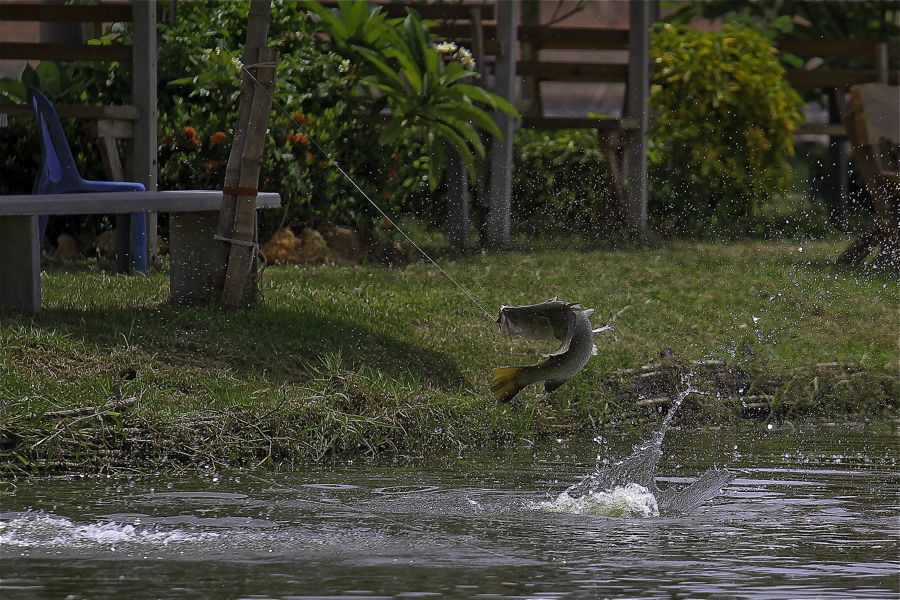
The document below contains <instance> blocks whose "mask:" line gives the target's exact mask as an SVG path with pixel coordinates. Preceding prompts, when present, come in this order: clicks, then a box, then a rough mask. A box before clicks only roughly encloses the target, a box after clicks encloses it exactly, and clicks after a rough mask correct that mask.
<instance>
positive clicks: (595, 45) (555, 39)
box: [519, 26, 629, 50]
mask: <svg viewBox="0 0 900 600" xmlns="http://www.w3.org/2000/svg"><path fill="white" fill-rule="evenodd" d="M519 39H521V40H522V41H523V42H529V43H532V44H535V45H537V46H538V47H539V48H541V49H542V50H563V49H572V50H590V49H593V50H627V49H628V44H629V34H628V30H627V29H608V28H600V27H545V26H537V27H520V28H519Z"/></svg>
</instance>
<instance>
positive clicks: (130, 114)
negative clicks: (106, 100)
mask: <svg viewBox="0 0 900 600" xmlns="http://www.w3.org/2000/svg"><path fill="white" fill-rule="evenodd" d="M54 108H56V114H58V115H59V116H60V117H61V118H64V119H67V118H76V119H118V120H127V121H137V120H138V119H139V118H140V116H141V113H140V111H139V110H138V108H137V107H136V106H131V105H128V104H125V105H121V106H88V105H84V104H56V105H55V106H54ZM0 114H5V115H10V116H27V117H33V116H34V111H33V110H32V109H31V107H30V106H28V105H27V104H0Z"/></svg>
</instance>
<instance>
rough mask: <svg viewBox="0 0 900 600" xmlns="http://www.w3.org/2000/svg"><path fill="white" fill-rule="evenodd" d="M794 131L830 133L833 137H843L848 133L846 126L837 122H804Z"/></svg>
mask: <svg viewBox="0 0 900 600" xmlns="http://www.w3.org/2000/svg"><path fill="white" fill-rule="evenodd" d="M794 133H795V134H818V135H829V136H832V137H842V136H845V135H847V131H846V130H845V129H844V126H843V125H838V124H836V123H803V124H802V125H800V127H798V128H797V130H796V131H795V132H794Z"/></svg>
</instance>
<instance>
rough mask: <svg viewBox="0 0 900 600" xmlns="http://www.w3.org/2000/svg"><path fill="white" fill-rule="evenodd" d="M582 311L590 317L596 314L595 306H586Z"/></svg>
mask: <svg viewBox="0 0 900 600" xmlns="http://www.w3.org/2000/svg"><path fill="white" fill-rule="evenodd" d="M581 312H582V313H584V316H586V317H590V316H591V315H592V314H594V309H593V308H586V309H584V310H583V311H581Z"/></svg>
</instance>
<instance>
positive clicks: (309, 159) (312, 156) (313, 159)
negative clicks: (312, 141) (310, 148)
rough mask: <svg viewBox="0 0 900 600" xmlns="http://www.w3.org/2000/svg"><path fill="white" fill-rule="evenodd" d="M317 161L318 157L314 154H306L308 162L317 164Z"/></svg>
mask: <svg viewBox="0 0 900 600" xmlns="http://www.w3.org/2000/svg"><path fill="white" fill-rule="evenodd" d="M315 160H316V157H315V155H314V154H313V153H312V152H307V153H306V162H308V163H313V162H315Z"/></svg>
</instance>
